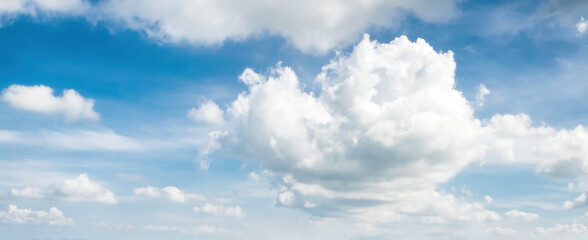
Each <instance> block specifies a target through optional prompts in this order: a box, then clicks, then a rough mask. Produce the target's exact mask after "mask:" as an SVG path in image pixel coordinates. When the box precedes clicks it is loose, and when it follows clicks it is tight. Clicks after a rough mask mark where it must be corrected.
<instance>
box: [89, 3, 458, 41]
mask: <svg viewBox="0 0 588 240" xmlns="http://www.w3.org/2000/svg"><path fill="white" fill-rule="evenodd" d="M456 2H458V1H455V0H441V1H427V0H416V1H386V0H373V1H346V0H329V1H320V2H317V1H308V0H303V1H300V0H299V1H285V2H275V1H270V0H254V1H234V0H197V1H192V0H172V1H166V2H165V3H163V2H161V1H157V0H116V1H111V0H108V1H105V2H103V3H101V4H99V6H100V8H101V12H102V13H103V18H105V19H113V20H115V21H118V22H121V23H123V24H124V25H125V26H126V27H127V28H130V29H135V30H138V31H142V32H145V33H146V34H147V35H148V36H150V37H153V38H155V39H158V40H160V41H164V42H172V43H177V42H188V43H195V44H204V45H211V44H220V43H222V42H223V41H225V40H241V39H246V38H249V37H256V36H263V35H277V36H282V37H284V38H286V39H287V40H289V41H290V42H292V43H293V44H294V45H295V46H296V47H298V48H299V49H301V50H303V51H308V52H310V51H325V50H329V49H331V48H333V47H335V46H340V45H344V44H350V43H352V42H353V41H355V40H356V39H357V37H359V34H361V33H362V32H363V31H365V30H366V29H367V28H369V27H372V26H384V27H389V26H391V25H393V24H394V22H395V20H397V19H398V18H400V17H402V15H403V14H404V13H406V12H408V13H413V14H414V15H416V16H417V17H419V18H420V19H423V20H425V21H432V22H442V21H446V20H448V19H450V18H452V17H454V16H455V15H457V10H456Z"/></svg>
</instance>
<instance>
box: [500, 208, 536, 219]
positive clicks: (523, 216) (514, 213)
mask: <svg viewBox="0 0 588 240" xmlns="http://www.w3.org/2000/svg"><path fill="white" fill-rule="evenodd" d="M504 215H505V216H507V217H510V218H518V219H522V220H527V221H531V220H538V219H539V215H538V214H536V213H528V212H523V211H519V210H516V209H514V210H510V211H508V212H506V213H504Z"/></svg>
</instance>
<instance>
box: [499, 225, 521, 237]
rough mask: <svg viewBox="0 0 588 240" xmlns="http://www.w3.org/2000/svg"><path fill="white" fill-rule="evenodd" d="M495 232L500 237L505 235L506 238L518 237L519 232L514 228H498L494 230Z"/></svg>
mask: <svg viewBox="0 0 588 240" xmlns="http://www.w3.org/2000/svg"><path fill="white" fill-rule="evenodd" d="M494 232H495V233H497V234H498V235H504V236H512V235H516V234H517V233H518V232H517V231H516V230H514V229H512V228H508V227H507V228H503V227H496V228H494Z"/></svg>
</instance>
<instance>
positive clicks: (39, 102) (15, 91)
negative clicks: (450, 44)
mask: <svg viewBox="0 0 588 240" xmlns="http://www.w3.org/2000/svg"><path fill="white" fill-rule="evenodd" d="M1 99H2V101H4V102H7V103H8V104H10V105H11V106H12V107H15V108H19V109H23V110H27V111H32V112H40V113H45V114H62V115H64V116H65V118H66V119H68V120H78V119H82V118H87V119H91V120H98V119H99V118H100V116H99V115H98V113H96V112H95V111H94V100H93V99H86V98H84V97H82V96H81V95H80V94H79V93H78V92H76V91H75V90H73V89H67V90H63V95H62V96H58V97H56V96H54V95H53V89H51V88H50V87H47V86H43V85H35V86H23V85H16V84H15V85H11V86H10V87H8V88H6V89H4V90H3V91H2V97H1Z"/></svg>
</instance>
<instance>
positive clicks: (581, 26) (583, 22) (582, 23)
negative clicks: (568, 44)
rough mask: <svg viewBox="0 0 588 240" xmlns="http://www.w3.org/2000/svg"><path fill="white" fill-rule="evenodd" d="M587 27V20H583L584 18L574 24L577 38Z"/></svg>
mask: <svg viewBox="0 0 588 240" xmlns="http://www.w3.org/2000/svg"><path fill="white" fill-rule="evenodd" d="M587 27H588V20H585V19H584V17H581V18H580V21H579V22H578V24H576V30H577V31H578V36H580V35H584V33H585V32H586V28H587Z"/></svg>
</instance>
